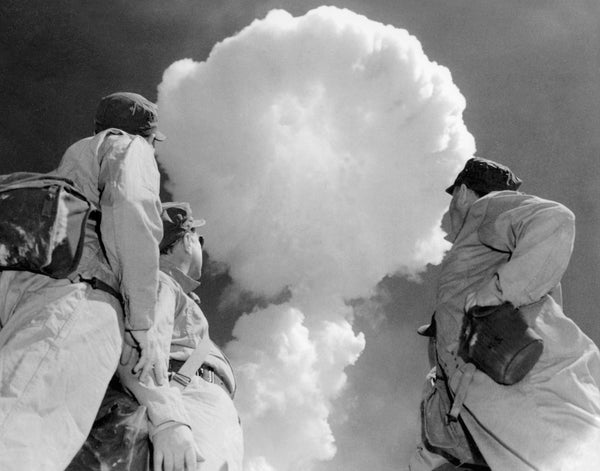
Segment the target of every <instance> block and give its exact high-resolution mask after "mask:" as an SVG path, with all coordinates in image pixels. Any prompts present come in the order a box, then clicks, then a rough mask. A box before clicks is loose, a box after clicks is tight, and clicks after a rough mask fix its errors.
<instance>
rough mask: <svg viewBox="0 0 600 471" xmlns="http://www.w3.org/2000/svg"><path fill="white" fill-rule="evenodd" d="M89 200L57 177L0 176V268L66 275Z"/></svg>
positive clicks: (78, 247) (73, 264)
mask: <svg viewBox="0 0 600 471" xmlns="http://www.w3.org/2000/svg"><path fill="white" fill-rule="evenodd" d="M93 211H94V207H93V205H92V204H91V203H90V202H89V201H88V199H87V198H86V197H85V195H83V193H81V191H80V190H78V189H77V187H76V186H75V184H74V183H73V182H72V181H71V180H69V179H67V178H63V177H59V176H56V175H50V174H41V173H30V172H17V173H11V174H8V175H0V270H27V271H31V272H35V273H41V274H44V275H48V276H51V277H53V278H66V277H68V276H69V275H70V274H71V273H73V272H74V271H75V269H76V268H77V266H78V263H79V260H80V258H81V252H82V249H83V239H84V233H85V226H86V223H87V220H88V218H89V217H90V214H92V212H93Z"/></svg>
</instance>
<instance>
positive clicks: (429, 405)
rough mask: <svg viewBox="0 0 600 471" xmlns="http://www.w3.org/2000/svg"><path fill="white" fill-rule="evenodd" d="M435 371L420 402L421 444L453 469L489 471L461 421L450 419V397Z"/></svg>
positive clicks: (444, 384) (444, 382) (447, 389)
mask: <svg viewBox="0 0 600 471" xmlns="http://www.w3.org/2000/svg"><path fill="white" fill-rule="evenodd" d="M437 370H438V373H437V374H436V375H435V376H433V375H430V376H429V377H428V382H427V384H426V387H425V390H424V393H423V401H422V402H421V426H422V440H423V444H424V445H425V447H426V448H427V449H428V450H429V451H431V452H433V453H437V454H438V455H441V456H443V457H444V458H446V459H447V460H448V461H449V462H450V463H452V464H454V465H455V466H459V465H465V464H468V465H473V466H476V465H481V466H483V467H482V468H480V469H489V468H487V467H486V466H485V465H486V463H485V460H484V458H483V456H481V453H480V451H479V449H478V448H477V445H476V444H475V441H474V440H473V438H472V437H471V435H470V433H469V431H468V430H467V427H466V426H465V425H464V423H463V422H462V419H461V418H460V417H458V418H457V419H454V418H452V417H451V416H450V410H451V408H452V401H453V397H452V394H451V393H450V390H449V388H448V386H447V384H446V380H445V379H444V378H443V377H441V376H439V374H440V372H441V369H440V367H439V366H438V367H437ZM469 469H471V468H469ZM475 469H479V468H475Z"/></svg>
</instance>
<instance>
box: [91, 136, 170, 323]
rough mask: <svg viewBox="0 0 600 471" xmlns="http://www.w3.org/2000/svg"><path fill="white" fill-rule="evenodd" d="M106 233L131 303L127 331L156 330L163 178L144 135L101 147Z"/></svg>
mask: <svg viewBox="0 0 600 471" xmlns="http://www.w3.org/2000/svg"><path fill="white" fill-rule="evenodd" d="M100 155H101V157H100V158H101V162H100V178H99V180H100V191H101V196H100V209H101V212H102V220H101V225H100V231H101V236H102V242H103V244H104V248H105V251H106V254H107V258H108V262H109V263H110V265H111V268H112V269H113V271H114V272H115V273H116V274H117V276H118V277H119V281H120V287H121V293H122V295H123V298H124V300H125V306H124V309H125V328H126V329H127V330H146V329H149V328H150V327H151V326H152V323H153V318H154V309H155V303H156V293H157V283H158V257H159V254H158V244H159V242H160V240H161V238H162V222H161V219H160V211H161V206H160V198H159V191H160V174H159V173H158V167H157V165H156V161H155V159H154V150H153V148H152V146H150V145H149V144H148V143H147V142H146V141H145V140H144V139H143V138H141V137H139V136H130V135H127V134H124V135H108V137H107V139H106V140H105V142H104V143H103V144H102V147H101V149H100Z"/></svg>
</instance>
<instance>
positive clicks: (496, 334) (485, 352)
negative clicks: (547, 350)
mask: <svg viewBox="0 0 600 471" xmlns="http://www.w3.org/2000/svg"><path fill="white" fill-rule="evenodd" d="M464 319H465V320H464V325H463V334H462V336H461V343H460V349H459V354H460V356H461V357H462V358H463V360H465V361H466V362H471V363H473V364H474V365H475V366H476V367H477V368H478V369H479V370H481V371H483V372H484V373H485V374H487V375H488V376H489V377H490V378H492V379H493V380H494V381H496V382H497V383H499V384H504V385H511V384H515V383H517V382H519V381H521V380H522V379H523V378H524V377H525V375H526V374H527V373H529V371H531V369H532V368H533V367H534V365H535V364H536V363H537V361H538V359H539V358H540V356H541V354H542V351H543V349H544V342H543V340H542V339H541V338H540V336H539V335H537V334H536V333H535V332H534V331H533V329H531V328H530V327H529V326H528V325H527V322H526V321H525V318H524V316H523V314H522V313H521V311H520V310H519V309H518V308H516V307H515V306H513V305H512V304H511V303H509V302H505V303H503V304H501V305H499V306H474V307H472V308H471V309H469V311H468V312H467V314H466V316H465V318H464Z"/></svg>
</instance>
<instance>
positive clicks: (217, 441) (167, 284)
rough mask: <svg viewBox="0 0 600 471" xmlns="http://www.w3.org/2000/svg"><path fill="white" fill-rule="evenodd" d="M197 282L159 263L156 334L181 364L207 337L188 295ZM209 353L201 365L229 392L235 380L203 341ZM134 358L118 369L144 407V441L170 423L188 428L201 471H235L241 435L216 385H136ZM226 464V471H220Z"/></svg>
mask: <svg viewBox="0 0 600 471" xmlns="http://www.w3.org/2000/svg"><path fill="white" fill-rule="evenodd" d="M198 286H199V283H198V282H196V281H194V280H192V279H191V278H190V277H188V276H187V275H186V274H184V273H183V272H182V271H180V270H178V269H177V268H175V267H174V266H172V265H170V264H169V263H168V262H166V261H165V260H163V259H161V272H160V277H159V289H158V303H157V310H156V323H155V326H156V329H157V332H158V334H159V337H160V342H161V346H162V351H163V353H164V357H165V358H170V359H174V360H179V361H185V360H187V359H188V357H189V356H190V354H191V353H192V352H193V351H194V350H195V349H196V348H197V347H198V346H199V345H200V343H201V342H202V340H203V339H204V338H206V337H208V335H209V331H208V330H209V329H208V321H207V319H206V317H205V316H204V313H203V312H202V309H201V308H200V306H199V305H198V303H197V299H195V294H194V293H193V290H194V289H196V288H197V287H198ZM208 341H209V342H210V344H211V348H210V351H209V353H208V355H207V357H206V359H205V360H204V363H205V364H206V365H208V366H210V367H212V368H213V369H214V371H215V372H216V373H217V374H218V375H219V377H220V378H221V379H222V380H223V381H224V382H225V384H226V385H227V386H228V388H229V390H230V391H235V388H236V385H235V378H234V375H233V370H232V369H231V366H230V364H229V361H228V360H227V358H226V357H225V355H224V354H223V352H222V351H221V349H220V348H219V347H217V345H215V344H214V342H212V341H211V340H210V338H209V339H208ZM136 362H137V353H134V354H133V355H132V357H131V358H129V359H128V361H127V362H126V363H122V364H121V365H120V366H119V369H118V372H119V377H120V379H121V382H122V384H123V385H124V386H125V387H126V388H127V389H128V390H129V391H131V392H132V393H133V395H134V396H135V397H136V399H137V400H138V402H139V403H140V404H142V405H144V406H146V408H147V412H148V419H149V422H150V436H151V437H153V436H154V435H155V434H156V433H158V432H159V431H161V430H164V429H166V428H169V427H171V426H173V425H176V424H184V425H187V426H189V427H190V428H191V429H192V433H193V435H194V439H195V442H196V444H197V446H198V449H199V451H200V453H201V455H202V457H203V458H204V459H205V461H204V462H203V463H202V469H206V470H207V471H211V470H215V471H216V470H220V469H228V470H229V471H241V466H242V457H243V439H242V430H241V427H240V424H239V419H238V415H237V411H236V409H235V406H234V404H233V401H232V400H231V398H230V397H229V395H228V394H227V393H226V392H225V390H224V389H222V388H221V387H220V386H218V385H216V384H213V383H209V382H207V381H205V380H204V379H202V378H200V377H199V376H195V377H193V378H192V381H191V383H190V384H189V385H188V386H187V387H186V388H185V389H184V390H183V391H181V390H180V389H179V388H177V387H173V386H170V385H169V384H168V383H167V384H164V385H162V386H157V385H155V384H154V383H153V382H152V380H149V381H148V382H147V383H141V382H140V381H139V380H138V377H137V375H134V374H133V373H132V367H133V365H135V363H136ZM225 463H227V466H226V467H223V466H224V465H225Z"/></svg>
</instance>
